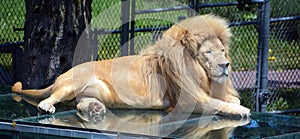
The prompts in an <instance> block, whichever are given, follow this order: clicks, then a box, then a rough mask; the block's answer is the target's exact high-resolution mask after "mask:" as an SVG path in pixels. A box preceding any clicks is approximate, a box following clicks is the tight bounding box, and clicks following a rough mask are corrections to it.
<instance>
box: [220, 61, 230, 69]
mask: <svg viewBox="0 0 300 139" xmlns="http://www.w3.org/2000/svg"><path fill="white" fill-rule="evenodd" d="M218 65H219V66H220V67H221V68H228V66H229V63H228V62H227V63H222V64H218Z"/></svg>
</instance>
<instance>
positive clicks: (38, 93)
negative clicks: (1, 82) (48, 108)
mask: <svg viewBox="0 0 300 139" xmlns="http://www.w3.org/2000/svg"><path fill="white" fill-rule="evenodd" d="M52 88H53V85H50V86H49V87H47V88H45V89H40V90H33V89H32V90H23V89H22V83H21V82H17V83H15V84H14V86H13V87H12V92H15V93H20V94H24V95H26V96H30V97H34V98H46V97H48V96H50V95H51V90H52Z"/></svg>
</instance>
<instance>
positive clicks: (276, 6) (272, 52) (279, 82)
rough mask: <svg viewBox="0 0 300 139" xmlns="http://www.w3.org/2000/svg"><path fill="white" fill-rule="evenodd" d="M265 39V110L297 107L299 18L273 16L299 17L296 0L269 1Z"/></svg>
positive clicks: (299, 102)
mask: <svg viewBox="0 0 300 139" xmlns="http://www.w3.org/2000/svg"><path fill="white" fill-rule="evenodd" d="M271 7H272V10H271V18H272V19H273V22H271V23H270V39H269V40H270V43H269V67H268V69H269V74H268V79H269V83H268V86H269V90H270V92H271V95H270V97H269V99H268V110H269V111H273V110H286V109H297V108H300V70H299V69H300V62H299V61H300V36H299V35H300V20H299V19H297V20H275V19H278V18H283V17H285V18H289V17H295V16H296V17H297V16H298V17H299V15H300V12H299V10H296V9H299V8H300V4H299V2H298V1H296V0H287V1H284V0H274V1H272V2H271Z"/></svg>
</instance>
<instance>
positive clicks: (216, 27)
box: [163, 15, 231, 83]
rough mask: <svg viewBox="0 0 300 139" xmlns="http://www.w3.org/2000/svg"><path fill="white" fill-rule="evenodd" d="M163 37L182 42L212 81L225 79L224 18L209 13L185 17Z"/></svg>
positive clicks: (226, 34) (226, 38)
mask: <svg viewBox="0 0 300 139" xmlns="http://www.w3.org/2000/svg"><path fill="white" fill-rule="evenodd" d="M163 36H164V37H171V38H173V39H175V40H177V41H178V42H180V43H181V44H182V45H184V46H185V47H186V48H187V49H188V51H189V52H190V54H191V55H192V57H193V58H195V59H197V61H198V62H199V63H200V65H201V66H202V67H203V68H204V70H205V71H206V73H207V75H208V77H210V78H211V79H212V80H214V81H217V82H219V83H224V82H225V81H226V80H227V77H228V74H229V68H230V67H229V64H230V63H229V61H230V60H229V56H228V45H229V39H230V37H231V32H230V29H229V28H228V24H227V22H226V21H225V20H224V19H222V18H219V17H217V16H213V15H203V16H197V17H193V18H189V19H186V20H184V21H182V22H180V23H178V24H176V25H174V26H172V27H171V28H170V29H169V30H167V31H166V32H165V33H164V34H163Z"/></svg>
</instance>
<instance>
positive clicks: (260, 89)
mask: <svg viewBox="0 0 300 139" xmlns="http://www.w3.org/2000/svg"><path fill="white" fill-rule="evenodd" d="M269 24H270V0H264V2H263V4H262V6H261V9H260V10H259V28H258V31H259V32H258V33H259V41H258V61H257V77H256V79H257V81H256V91H255V93H256V111H259V112H266V110H267V97H268V95H269V91H268V52H269V47H268V44H269V34H270V33H269Z"/></svg>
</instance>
